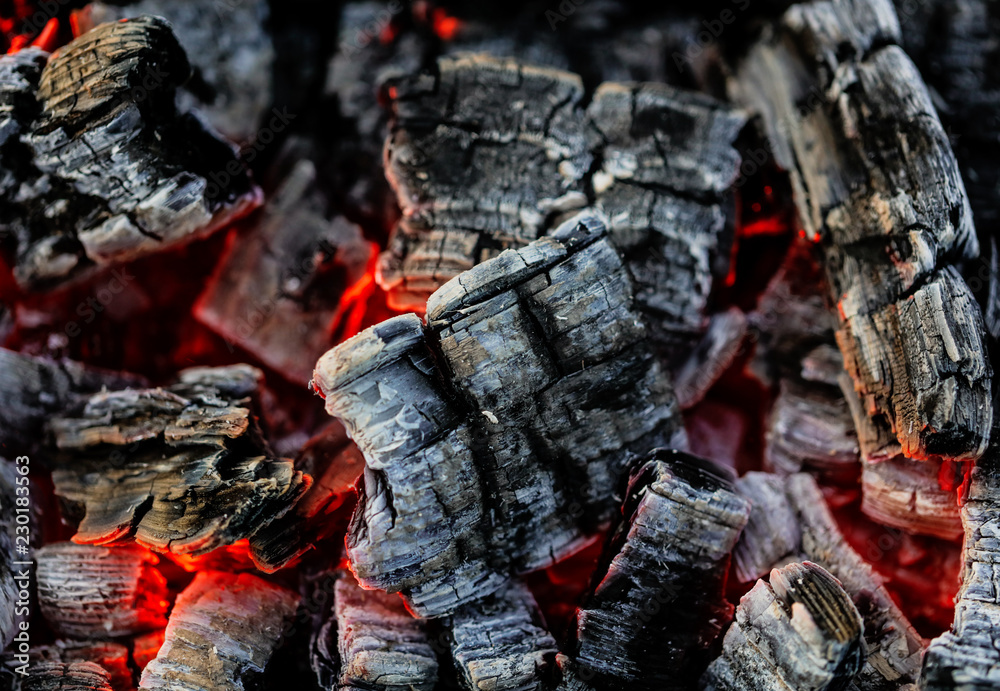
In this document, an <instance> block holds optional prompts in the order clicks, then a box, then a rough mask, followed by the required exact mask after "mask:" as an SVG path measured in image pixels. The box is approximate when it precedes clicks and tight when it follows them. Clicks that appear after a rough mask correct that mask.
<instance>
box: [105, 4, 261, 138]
mask: <svg viewBox="0 0 1000 691" xmlns="http://www.w3.org/2000/svg"><path fill="white" fill-rule="evenodd" d="M86 11H87V12H89V20H90V22H91V23H92V24H94V25H99V24H104V23H106V22H116V21H118V20H120V19H124V18H131V17H140V16H142V15H155V16H157V17H163V18H164V19H166V20H167V21H168V22H170V24H171V26H172V27H173V30H174V33H175V34H176V35H177V40H178V41H179V42H180V44H181V47H182V48H183V49H184V50H185V52H186V53H187V54H188V57H189V58H190V60H191V67H192V72H193V74H192V78H191V80H190V81H188V82H187V84H186V85H185V87H186V88H183V89H181V90H180V91H179V92H178V107H179V108H180V109H181V110H184V111H186V110H197V111H198V112H199V113H200V114H201V115H202V116H203V117H204V118H205V120H207V121H208V123H209V124H210V125H211V126H212V127H213V128H215V129H216V130H217V131H218V132H220V133H221V134H223V135H224V136H226V137H228V138H229V139H231V140H233V141H236V142H248V141H250V140H252V139H253V137H254V135H255V133H256V132H257V128H258V127H260V126H262V124H263V122H262V118H263V116H264V115H265V112H266V110H267V108H268V107H269V106H270V105H271V97H272V88H271V82H272V79H273V72H274V69H273V68H274V64H273V63H274V46H273V45H272V42H271V36H270V35H269V33H268V32H267V30H266V29H265V27H266V26H267V22H268V20H269V14H270V12H269V10H268V3H267V1H266V0H239V1H238V2H225V3H223V4H220V0H139V1H138V2H129V3H127V4H125V5H124V6H121V5H117V4H110V3H107V2H93V3H90V5H88V7H87V9H86ZM265 122H266V120H265Z"/></svg>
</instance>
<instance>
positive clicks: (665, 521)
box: [574, 450, 750, 689]
mask: <svg viewBox="0 0 1000 691" xmlns="http://www.w3.org/2000/svg"><path fill="white" fill-rule="evenodd" d="M749 514H750V504H749V502H747V501H746V500H745V499H743V498H742V497H740V496H738V495H737V494H736V493H735V491H734V487H733V484H732V476H731V474H730V472H729V471H727V470H725V469H723V468H722V467H720V466H717V465H715V464H714V463H712V462H710V461H705V460H702V459H698V458H696V457H694V456H690V455H688V454H685V453H683V452H679V451H663V450H658V451H655V452H653V454H652V455H651V456H650V457H649V459H648V460H646V461H645V462H644V463H640V464H637V465H636V466H635V468H634V469H633V471H632V474H631V477H630V479H629V486H628V491H627V494H626V498H625V503H624V505H623V507H622V517H623V518H622V521H621V522H620V523H619V525H618V526H617V527H616V528H615V530H614V532H613V533H612V535H611V536H610V538H609V542H608V543H607V545H606V547H605V554H604V556H603V557H602V562H601V564H600V565H599V566H598V568H597V570H596V572H595V574H594V580H593V582H594V583H595V584H596V586H595V588H594V590H593V591H592V592H591V593H590V594H589V596H588V597H587V598H586V600H585V601H584V603H583V605H581V607H580V609H579V610H578V612H577V632H576V643H575V648H574V649H575V655H574V660H575V663H576V665H577V667H578V668H579V672H580V673H581V679H583V680H589V681H588V683H590V684H591V685H592V686H595V687H596V688H623V687H625V686H628V687H631V688H638V689H664V688H667V689H681V688H691V685H692V683H693V681H694V680H693V679H691V678H690V677H691V675H692V674H694V675H697V674H698V673H700V671H701V670H700V669H694V668H693V667H694V663H695V662H696V661H697V659H698V656H699V655H700V654H702V653H704V651H705V650H706V649H707V648H708V647H709V646H710V645H711V644H712V642H713V641H714V640H715V639H716V637H717V636H719V635H720V634H721V633H722V631H723V629H724V628H725V626H726V625H727V624H728V622H729V620H730V617H731V616H732V613H733V606H732V605H731V604H729V602H727V601H726V599H725V597H724V590H725V583H726V575H727V571H728V569H729V559H730V552H731V551H732V549H733V547H734V546H735V544H736V541H737V539H738V538H739V535H740V531H741V530H742V529H743V526H744V525H745V524H746V522H747V518H748V516H749ZM584 675H586V676H584Z"/></svg>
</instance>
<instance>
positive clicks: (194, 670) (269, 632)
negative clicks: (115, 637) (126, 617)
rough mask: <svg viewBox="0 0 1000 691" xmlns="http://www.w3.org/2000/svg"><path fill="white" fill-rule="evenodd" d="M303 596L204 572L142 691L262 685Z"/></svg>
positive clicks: (178, 610) (173, 616)
mask: <svg viewBox="0 0 1000 691" xmlns="http://www.w3.org/2000/svg"><path fill="white" fill-rule="evenodd" d="M298 602H299V596H298V595H297V594H295V593H293V592H291V591H290V590H286V589H285V588H281V587H279V586H276V585H272V584H271V583H268V582H267V581H265V580H263V579H261V578H258V577H256V576H252V575H250V574H245V573H244V574H239V575H237V574H231V573H223V572H220V571H203V572H201V573H199V574H198V575H197V576H195V577H194V580H193V581H192V582H191V584H190V585H188V587H187V588H185V589H184V591H183V592H182V593H181V594H180V595H178V596H177V602H176V603H175V604H174V608H173V610H172V611H171V613H170V623H169V624H167V631H166V639H165V641H164V643H163V647H162V648H160V652H159V653H158V654H157V655H156V658H155V659H154V660H153V661H152V662H150V663H149V664H148V665H146V669H145V670H143V673H142V679H141V680H140V682H139V688H140V689H146V690H147V691H156V690H158V689H164V690H167V689H169V690H170V691H187V690H190V691H244V689H247V690H249V689H252V688H255V686H254V684H256V683H259V679H260V675H261V674H263V672H264V669H265V667H266V666H267V662H268V660H269V659H270V657H271V654H272V653H273V652H274V650H275V649H276V648H277V647H278V645H279V644H280V643H281V639H282V636H283V635H284V630H285V627H286V626H287V625H288V624H289V623H290V622H291V620H292V617H293V616H294V615H295V610H296V607H297V606H298Z"/></svg>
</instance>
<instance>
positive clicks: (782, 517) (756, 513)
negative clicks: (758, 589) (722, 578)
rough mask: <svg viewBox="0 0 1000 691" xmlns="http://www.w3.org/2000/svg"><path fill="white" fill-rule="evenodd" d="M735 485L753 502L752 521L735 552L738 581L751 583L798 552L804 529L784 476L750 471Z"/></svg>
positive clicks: (746, 527) (750, 520)
mask: <svg viewBox="0 0 1000 691" xmlns="http://www.w3.org/2000/svg"><path fill="white" fill-rule="evenodd" d="M735 486H736V491H737V492H738V493H739V494H740V496H742V497H746V498H747V499H749V500H750V501H751V503H752V507H751V511H750V518H749V519H747V524H746V526H745V527H744V528H743V532H742V533H741V535H740V541H739V542H738V543H736V547H735V549H734V550H733V562H734V564H735V566H736V576H737V578H739V579H740V582H742V583H750V582H752V581H754V580H756V579H758V578H763V577H764V576H766V575H767V574H768V573H770V571H771V569H772V568H774V567H775V566H778V565H781V563H782V560H783V559H784V558H786V557H788V555H794V554H797V553H798V551H799V549H800V545H801V544H802V529H801V527H800V525H799V517H798V516H797V515H796V513H795V509H794V508H793V507H792V505H791V503H790V502H789V501H788V497H787V495H786V493H785V479H784V478H783V477H781V476H779V475H775V474H774V473H763V472H758V471H751V472H749V473H747V474H746V475H744V476H743V477H741V478H740V479H738V480H737V481H736V483H735Z"/></svg>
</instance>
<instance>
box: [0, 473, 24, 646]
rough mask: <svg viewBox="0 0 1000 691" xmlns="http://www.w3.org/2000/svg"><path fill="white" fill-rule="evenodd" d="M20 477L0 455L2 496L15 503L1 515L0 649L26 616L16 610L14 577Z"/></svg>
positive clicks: (17, 593) (10, 638)
mask: <svg viewBox="0 0 1000 691" xmlns="http://www.w3.org/2000/svg"><path fill="white" fill-rule="evenodd" d="M19 476H20V474H19V473H18V472H17V470H16V467H15V465H14V464H13V463H11V462H9V461H7V460H6V459H4V458H0V496H3V497H8V498H9V500H10V501H11V502H12V505H11V507H10V508H5V509H4V511H3V513H2V514H0V549H2V550H3V554H2V555H0V649H5V648H6V647H7V646H8V645H10V642H11V641H12V640H13V638H14V635H15V634H16V633H17V631H18V626H19V622H21V621H22V620H25V619H26V617H22V616H18V615H17V613H16V612H17V601H18V600H19V599H21V598H20V593H21V588H20V585H19V584H18V582H17V581H15V580H14V561H15V558H14V555H15V554H16V545H15V536H16V535H17V533H16V530H17V523H16V518H15V516H16V514H15V512H14V510H13V502H14V497H16V496H17V484H18V483H17V479H18V477H19ZM22 582H23V581H22Z"/></svg>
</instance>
